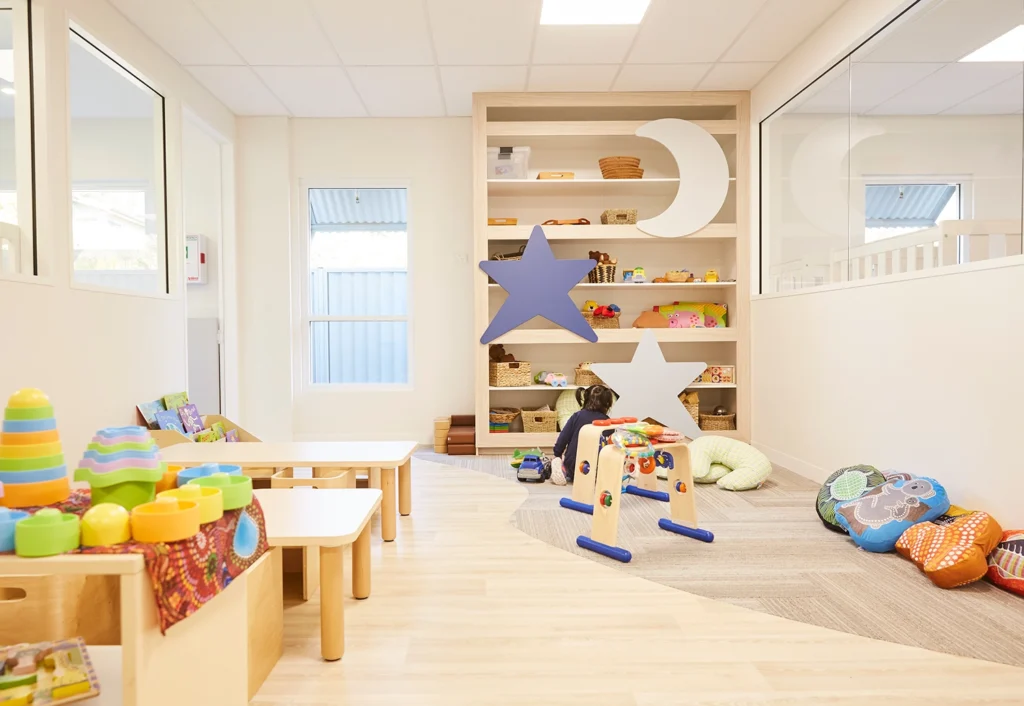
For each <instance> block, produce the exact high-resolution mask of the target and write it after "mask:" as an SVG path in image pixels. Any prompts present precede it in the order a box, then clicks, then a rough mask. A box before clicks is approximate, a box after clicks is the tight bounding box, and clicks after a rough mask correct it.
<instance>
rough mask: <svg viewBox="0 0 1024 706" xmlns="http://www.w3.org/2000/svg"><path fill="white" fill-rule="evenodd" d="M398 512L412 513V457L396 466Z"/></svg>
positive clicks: (402, 513) (403, 513)
mask: <svg viewBox="0 0 1024 706" xmlns="http://www.w3.org/2000/svg"><path fill="white" fill-rule="evenodd" d="M398 512H399V513H400V514H401V515H403V516H405V515H411V514H412V459H409V460H407V461H406V462H405V463H403V464H402V465H401V466H399V468H398Z"/></svg>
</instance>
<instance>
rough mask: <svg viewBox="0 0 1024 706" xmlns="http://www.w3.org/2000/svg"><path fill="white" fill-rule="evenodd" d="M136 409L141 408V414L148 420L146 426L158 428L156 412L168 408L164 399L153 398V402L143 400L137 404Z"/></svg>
mask: <svg viewBox="0 0 1024 706" xmlns="http://www.w3.org/2000/svg"><path fill="white" fill-rule="evenodd" d="M136 409H138V410H139V414H141V415H142V418H143V419H145V420H146V426H147V427H149V428H150V429H156V428H157V424H156V413H157V412H163V411H164V410H166V409H167V408H166V407H164V401H163V400H153V401H152V402H142V403H141V404H139V405H136Z"/></svg>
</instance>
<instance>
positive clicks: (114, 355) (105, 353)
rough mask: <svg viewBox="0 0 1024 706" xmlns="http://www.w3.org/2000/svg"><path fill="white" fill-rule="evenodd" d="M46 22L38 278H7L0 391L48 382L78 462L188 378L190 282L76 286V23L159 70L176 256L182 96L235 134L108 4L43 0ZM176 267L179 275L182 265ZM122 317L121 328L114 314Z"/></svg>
mask: <svg viewBox="0 0 1024 706" xmlns="http://www.w3.org/2000/svg"><path fill="white" fill-rule="evenodd" d="M34 8H35V11H34V21H35V22H36V23H37V24H36V28H37V34H36V50H37V51H39V52H40V55H39V56H38V59H37V62H36V75H37V79H38V80H40V81H42V82H44V85H41V86H40V87H39V88H38V90H37V91H36V116H37V120H38V123H37V145H36V170H37V182H38V184H39V188H38V189H37V193H36V199H37V213H38V214H39V215H38V225H39V233H40V262H41V270H42V272H43V273H44V276H43V277H41V278H37V279H36V280H35V281H31V282H26V281H7V280H0V303H2V304H3V305H2V306H0V331H3V334H4V335H3V343H2V344H0V398H2V401H3V402H6V398H7V396H8V395H9V394H10V393H12V392H14V391H15V390H16V389H18V388H21V387H39V388H42V389H43V390H45V391H46V392H48V393H49V395H50V397H51V399H52V400H53V402H54V404H55V406H56V414H57V423H58V426H59V428H60V431H61V437H62V440H63V442H64V451H65V454H66V456H67V460H68V463H69V466H70V467H72V468H73V467H74V465H75V464H76V463H77V461H78V460H79V458H80V457H81V453H82V451H83V450H84V448H85V445H86V443H87V442H88V440H89V438H90V436H91V435H92V434H93V433H94V432H95V430H96V429H98V428H100V427H103V426H108V425H119V424H128V423H132V422H134V420H135V404H136V403H138V402H140V401H145V400H151V399H154V398H156V397H158V396H160V395H162V394H165V393H166V392H168V391H169V390H180V389H183V388H184V386H185V340H184V329H185V309H184V300H183V299H182V294H181V288H180V287H175V289H174V292H173V294H172V295H171V296H163V297H144V296H132V295H124V294H109V293H102V292H92V291H85V290H81V289H72V288H71V286H70V272H69V269H68V268H69V256H70V249H71V240H70V228H69V225H70V205H69V202H68V180H69V173H68V157H67V155H68V151H67V150H68V145H67V127H66V124H67V123H66V118H65V117H64V116H66V115H67V98H66V87H67V79H66V71H67V69H66V67H67V26H68V25H67V23H68V20H69V13H70V19H73V20H74V21H75V22H77V23H78V24H80V25H81V26H82V27H83V28H84V29H85V30H86V31H87V32H88V33H90V34H91V35H93V36H94V37H96V38H97V39H99V40H100V41H101V42H102V43H104V44H105V45H106V46H108V47H109V48H110V49H111V50H112V51H114V52H116V53H117V54H118V55H120V56H121V58H123V59H124V60H125V61H127V62H128V63H129V64H131V65H132V66H133V67H134V68H135V69H136V70H138V71H139V72H141V73H142V74H143V75H145V76H146V77H147V78H149V79H150V80H151V81H152V82H153V83H154V85H155V86H157V88H158V90H161V91H162V92H163V93H164V95H165V97H166V98H167V99H168V103H167V115H168V185H167V186H168V196H169V201H170V203H169V210H168V221H169V226H170V238H171V252H172V253H177V252H178V248H179V246H180V245H181V242H182V240H181V231H182V220H181V197H180V191H181V188H180V181H181V179H180V176H181V174H180V169H181V167H180V134H181V133H180V131H181V101H182V100H187V101H188V102H189V104H190V105H191V107H192V108H193V109H194V110H195V111H196V112H197V113H199V114H201V115H202V116H203V117H204V119H205V120H207V121H208V122H210V123H211V124H212V125H215V126H216V127H217V129H218V130H219V131H220V132H221V133H222V134H224V135H227V136H231V135H232V134H233V118H232V116H231V114H230V113H229V112H228V111H227V109H225V108H224V107H223V106H222V105H221V104H220V103H218V102H217V101H216V100H215V99H214V98H213V97H212V96H210V95H209V94H208V93H207V92H206V91H205V90H204V89H203V88H202V87H200V86H199V84H198V83H196V82H195V81H194V80H193V79H192V78H191V77H190V76H189V75H188V74H187V73H186V72H185V71H184V70H183V69H181V67H180V66H178V65H177V64H176V63H175V62H174V61H173V60H172V59H171V58H170V57H169V56H167V55H166V54H164V53H163V52H162V51H160V50H159V49H157V48H156V47H155V46H154V45H152V44H151V43H150V42H149V41H148V40H147V39H146V38H145V36H143V35H142V34H141V33H140V32H139V31H138V30H137V29H136V28H135V27H134V26H133V25H131V24H130V23H129V22H127V20H125V19H124V18H123V17H122V16H121V15H120V14H119V13H117V12H116V11H115V10H114V9H113V8H112V7H111V6H110V5H108V4H107V3H106V2H103V1H102V0H47V2H36V3H34ZM178 259H180V258H175V262H173V263H172V268H171V271H172V281H174V282H177V281H178V277H179V276H180V272H181V270H180V263H178V262H177V260H178ZM111 321H115V322H122V323H123V325H121V326H116V325H115V326H111V325H110V323H109V322H111Z"/></svg>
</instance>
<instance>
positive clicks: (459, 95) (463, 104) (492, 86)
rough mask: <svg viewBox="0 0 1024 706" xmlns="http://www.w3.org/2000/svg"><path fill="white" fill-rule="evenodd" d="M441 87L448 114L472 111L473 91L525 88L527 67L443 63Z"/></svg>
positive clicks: (520, 89) (468, 113)
mask: <svg viewBox="0 0 1024 706" xmlns="http://www.w3.org/2000/svg"><path fill="white" fill-rule="evenodd" d="M441 87H442V88H443V89H444V100H445V105H447V106H448V115H472V114H473V94H474V93H486V92H490V91H522V90H524V89H525V87H526V67H525V66H442V67H441Z"/></svg>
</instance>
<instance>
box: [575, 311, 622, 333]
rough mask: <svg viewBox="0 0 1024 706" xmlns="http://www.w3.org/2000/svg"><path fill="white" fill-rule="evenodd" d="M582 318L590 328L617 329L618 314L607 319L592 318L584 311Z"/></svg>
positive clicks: (601, 317)
mask: <svg viewBox="0 0 1024 706" xmlns="http://www.w3.org/2000/svg"><path fill="white" fill-rule="evenodd" d="M583 318H584V319H586V320H587V323H588V324H590V328H594V329H598V328H619V312H615V315H614V316H612V317H611V318H608V317H606V316H594V315H593V314H591V313H590V312H589V311H584V312H583Z"/></svg>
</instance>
